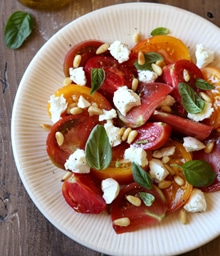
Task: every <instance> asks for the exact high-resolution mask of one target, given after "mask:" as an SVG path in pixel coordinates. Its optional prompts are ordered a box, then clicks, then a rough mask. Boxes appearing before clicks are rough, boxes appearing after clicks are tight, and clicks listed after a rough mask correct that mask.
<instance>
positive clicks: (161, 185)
mask: <svg viewBox="0 0 220 256" xmlns="http://www.w3.org/2000/svg"><path fill="white" fill-rule="evenodd" d="M171 184H172V182H171V181H170V180H163V181H161V182H159V183H158V187H159V188H160V189H165V188H169V187H170V186H171Z"/></svg>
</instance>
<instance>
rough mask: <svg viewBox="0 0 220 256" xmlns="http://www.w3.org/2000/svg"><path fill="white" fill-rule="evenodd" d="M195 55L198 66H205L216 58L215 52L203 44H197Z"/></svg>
mask: <svg viewBox="0 0 220 256" xmlns="http://www.w3.org/2000/svg"><path fill="white" fill-rule="evenodd" d="M195 55H196V65H197V67H198V68H204V67H205V66H207V65H208V64H210V63H211V62H212V61H213V60H214V52H213V51H211V50H210V49H208V48H206V47H205V46H204V45H202V44H198V45H196V52H195Z"/></svg>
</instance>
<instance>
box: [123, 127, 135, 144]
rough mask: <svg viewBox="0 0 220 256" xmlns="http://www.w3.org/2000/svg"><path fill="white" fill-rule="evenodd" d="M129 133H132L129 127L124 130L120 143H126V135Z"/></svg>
mask: <svg viewBox="0 0 220 256" xmlns="http://www.w3.org/2000/svg"><path fill="white" fill-rule="evenodd" d="M131 131H132V130H131V128H130V127H129V128H126V129H125V131H124V133H123V135H122V138H121V139H122V141H126V140H127V138H128V135H129V133H130V132H131Z"/></svg>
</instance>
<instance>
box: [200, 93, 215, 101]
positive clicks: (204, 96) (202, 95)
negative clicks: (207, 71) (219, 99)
mask: <svg viewBox="0 0 220 256" xmlns="http://www.w3.org/2000/svg"><path fill="white" fill-rule="evenodd" d="M200 96H201V97H202V99H203V100H204V101H206V102H209V103H212V100H211V98H210V97H209V96H208V95H207V94H206V93H205V92H200Z"/></svg>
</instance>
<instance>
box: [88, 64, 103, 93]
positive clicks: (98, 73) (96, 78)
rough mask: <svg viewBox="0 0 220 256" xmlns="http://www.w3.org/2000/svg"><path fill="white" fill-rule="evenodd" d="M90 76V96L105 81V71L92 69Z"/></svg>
mask: <svg viewBox="0 0 220 256" xmlns="http://www.w3.org/2000/svg"><path fill="white" fill-rule="evenodd" d="M91 75H92V88H91V91H90V94H93V93H94V92H96V91H97V90H98V89H99V88H100V86H101V85H102V84H103V81H104V79H105V71H104V69H102V68H93V69H92V73H91Z"/></svg>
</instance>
